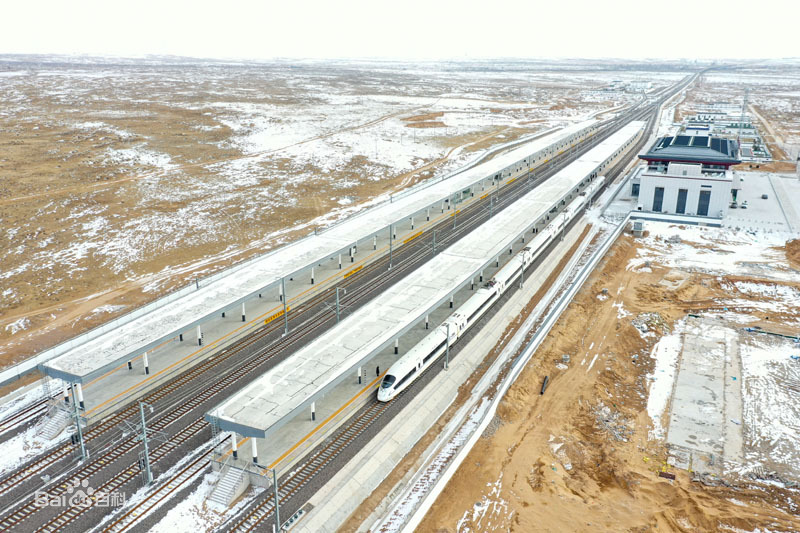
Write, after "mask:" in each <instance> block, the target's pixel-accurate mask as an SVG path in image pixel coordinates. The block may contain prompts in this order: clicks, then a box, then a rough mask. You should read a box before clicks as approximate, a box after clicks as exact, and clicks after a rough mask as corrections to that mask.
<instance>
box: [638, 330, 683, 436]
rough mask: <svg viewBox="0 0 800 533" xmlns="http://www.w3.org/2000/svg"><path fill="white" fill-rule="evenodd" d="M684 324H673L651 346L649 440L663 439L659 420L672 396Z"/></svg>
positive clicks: (648, 398) (648, 401) (648, 397)
mask: <svg viewBox="0 0 800 533" xmlns="http://www.w3.org/2000/svg"><path fill="white" fill-rule="evenodd" d="M685 326H686V322H685V321H683V320H681V321H679V322H677V323H676V324H675V327H674V328H673V330H672V332H671V333H669V334H668V335H664V336H663V337H661V339H660V340H659V341H658V342H657V343H656V345H655V346H653V350H652V352H650V357H651V358H653V359H655V361H656V365H655V368H654V369H653V373H652V374H649V375H648V376H647V379H648V381H649V382H650V387H649V389H648V396H647V414H648V415H650V418H651V420H652V421H653V430H652V431H651V432H650V435H649V438H651V439H662V438H664V436H665V434H664V427H663V426H662V425H661V418H662V416H663V415H664V411H665V410H666V408H667V404H668V403H669V400H670V397H671V396H672V385H673V383H675V376H676V375H677V372H678V356H679V355H680V353H681V347H682V345H683V341H682V337H683V331H684V328H685Z"/></svg>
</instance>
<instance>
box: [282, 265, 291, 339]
mask: <svg viewBox="0 0 800 533" xmlns="http://www.w3.org/2000/svg"><path fill="white" fill-rule="evenodd" d="M281 290H282V291H283V334H284V335H288V334H289V313H288V311H289V309H288V306H287V305H286V300H288V299H289V298H288V295H287V294H286V278H281Z"/></svg>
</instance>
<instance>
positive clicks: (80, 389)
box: [74, 383, 85, 409]
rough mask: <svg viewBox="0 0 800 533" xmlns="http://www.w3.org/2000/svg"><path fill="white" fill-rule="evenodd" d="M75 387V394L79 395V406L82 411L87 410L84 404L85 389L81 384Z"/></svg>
mask: <svg viewBox="0 0 800 533" xmlns="http://www.w3.org/2000/svg"><path fill="white" fill-rule="evenodd" d="M74 387H75V392H77V393H78V406H79V407H80V408H81V409H85V407H84V404H83V388H82V387H81V384H80V383H76V384H75V385H74Z"/></svg>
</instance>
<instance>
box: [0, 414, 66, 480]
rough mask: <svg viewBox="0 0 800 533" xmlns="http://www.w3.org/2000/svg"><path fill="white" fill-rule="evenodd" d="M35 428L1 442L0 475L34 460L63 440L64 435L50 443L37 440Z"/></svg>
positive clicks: (36, 429) (36, 428)
mask: <svg viewBox="0 0 800 533" xmlns="http://www.w3.org/2000/svg"><path fill="white" fill-rule="evenodd" d="M37 432H38V427H37V426H32V427H29V428H28V429H26V430H25V431H23V432H21V433H19V434H17V435H15V436H13V437H11V438H10V439H8V440H7V441H5V442H3V453H0V475H4V474H5V473H7V472H11V471H12V470H14V469H15V468H17V467H18V466H19V465H21V464H23V463H24V462H26V461H28V460H29V459H32V458H34V457H35V456H37V455H39V454H40V453H42V452H43V451H44V450H45V449H47V448H49V447H51V446H52V445H53V444H55V443H56V442H57V441H60V440H65V439H66V437H65V433H64V432H62V433H61V435H60V436H59V437H57V438H56V439H54V440H52V441H48V440H44V439H42V438H39V437H38V436H37V435H36V433H37Z"/></svg>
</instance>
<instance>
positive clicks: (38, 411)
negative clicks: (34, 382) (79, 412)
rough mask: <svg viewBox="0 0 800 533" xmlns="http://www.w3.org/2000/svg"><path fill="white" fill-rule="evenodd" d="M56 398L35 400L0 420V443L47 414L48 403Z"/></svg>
mask: <svg viewBox="0 0 800 533" xmlns="http://www.w3.org/2000/svg"><path fill="white" fill-rule="evenodd" d="M57 397H58V395H56V396H53V397H52V398H49V399H48V398H42V399H40V400H37V401H35V402H33V403H32V404H30V405H27V406H25V407H23V408H22V409H20V410H18V411H16V412H14V413H11V414H10V415H8V416H6V417H5V418H3V420H0V441H2V440H5V438H6V436H7V435H8V436H10V434H12V433H13V432H15V431H16V430H17V429H20V428H22V427H24V426H26V425H27V424H28V423H30V422H35V421H37V420H38V419H39V417H41V416H42V415H43V414H45V413H46V412H47V404H48V403H49V401H50V400H51V399H55V398H57Z"/></svg>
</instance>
